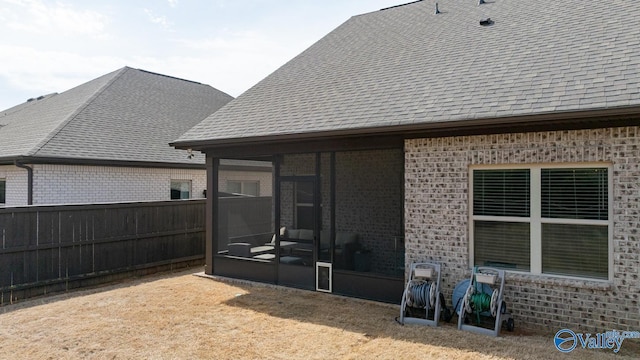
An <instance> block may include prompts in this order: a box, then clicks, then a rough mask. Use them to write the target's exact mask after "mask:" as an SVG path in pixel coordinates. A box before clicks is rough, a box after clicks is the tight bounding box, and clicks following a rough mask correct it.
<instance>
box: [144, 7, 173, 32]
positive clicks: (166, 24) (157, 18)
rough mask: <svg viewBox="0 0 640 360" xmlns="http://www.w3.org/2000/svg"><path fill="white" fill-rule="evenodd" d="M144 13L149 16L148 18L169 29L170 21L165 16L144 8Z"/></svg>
mask: <svg viewBox="0 0 640 360" xmlns="http://www.w3.org/2000/svg"><path fill="white" fill-rule="evenodd" d="M144 12H145V14H147V16H148V17H149V20H150V21H151V22H152V23H154V24H158V25H160V26H162V27H163V28H165V29H169V28H170V27H171V23H170V22H169V20H167V17H166V16H161V15H156V14H154V12H153V11H152V10H149V9H144Z"/></svg>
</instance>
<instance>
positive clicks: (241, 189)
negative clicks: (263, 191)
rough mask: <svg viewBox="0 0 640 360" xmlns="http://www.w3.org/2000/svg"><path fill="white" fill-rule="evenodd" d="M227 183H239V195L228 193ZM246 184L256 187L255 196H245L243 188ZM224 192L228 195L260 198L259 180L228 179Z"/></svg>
mask: <svg viewBox="0 0 640 360" xmlns="http://www.w3.org/2000/svg"><path fill="white" fill-rule="evenodd" d="M229 183H239V184H240V192H239V193H234V192H231V191H229ZM247 184H252V185H255V186H256V190H257V192H258V193H257V194H256V195H251V194H246V193H245V186H246V185H247ZM226 190H227V192H229V193H233V194H242V195H248V196H256V197H258V196H260V180H234V179H228V180H227V183H226Z"/></svg>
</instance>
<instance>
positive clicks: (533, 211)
mask: <svg viewBox="0 0 640 360" xmlns="http://www.w3.org/2000/svg"><path fill="white" fill-rule="evenodd" d="M529 169H530V170H529V171H530V172H529V181H530V188H529V191H531V193H530V196H531V199H529V206H530V207H529V215H530V216H531V222H530V223H529V225H530V226H531V227H530V228H529V256H530V258H529V271H530V272H531V273H532V274H542V225H541V218H540V214H541V211H542V191H541V188H540V187H541V185H540V174H541V170H540V169H541V168H539V167H534V168H529Z"/></svg>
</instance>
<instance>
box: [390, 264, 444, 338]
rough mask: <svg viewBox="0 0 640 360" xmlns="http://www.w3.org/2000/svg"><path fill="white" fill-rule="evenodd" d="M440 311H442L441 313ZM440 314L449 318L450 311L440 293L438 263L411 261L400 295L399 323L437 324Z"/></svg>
mask: <svg viewBox="0 0 640 360" xmlns="http://www.w3.org/2000/svg"><path fill="white" fill-rule="evenodd" d="M441 311H442V313H441ZM440 316H442V317H443V319H444V320H445V321H449V320H450V319H451V316H452V314H451V311H450V310H449V308H447V307H446V306H445V304H444V296H442V294H441V293H440V264H435V263H428V262H424V263H413V264H411V272H410V274H409V281H407V287H406V288H405V290H404V294H403V295H402V304H401V307H400V318H399V319H396V320H398V322H399V323H400V324H403V325H404V324H417V325H428V326H438V320H439V319H440Z"/></svg>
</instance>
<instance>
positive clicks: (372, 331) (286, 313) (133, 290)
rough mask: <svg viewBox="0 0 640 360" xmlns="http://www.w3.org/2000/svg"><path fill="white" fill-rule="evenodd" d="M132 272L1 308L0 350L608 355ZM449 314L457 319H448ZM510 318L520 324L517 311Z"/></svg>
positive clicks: (334, 299)
mask: <svg viewBox="0 0 640 360" xmlns="http://www.w3.org/2000/svg"><path fill="white" fill-rule="evenodd" d="M196 271H197V270H194V269H192V270H190V271H183V272H179V273H172V274H162V275H156V276H150V277H144V278H139V279H136V280H131V281H127V282H122V283H118V284H114V285H109V286H104V287H100V288H95V289H89V290H81V291H74V292H71V293H66V294H61V295H55V296H49V297H43V298H39V299H33V300H26V301H23V302H19V303H17V304H13V305H7V306H4V307H1V308H0V359H79V358H94V359H554V358H557V359H567V358H576V359H578V358H579V359H603V358H604V359H606V358H612V359H613V358H616V359H619V358H622V357H630V358H638V357H640V351H639V346H638V340H637V339H635V340H626V341H625V343H624V344H623V346H622V351H621V353H620V354H618V355H615V354H613V352H612V351H610V350H606V351H604V350H602V351H595V350H583V349H576V350H575V351H573V352H572V353H571V354H569V355H566V354H561V353H560V352H558V351H557V350H556V349H555V348H554V346H553V343H552V342H553V340H552V339H553V332H554V331H555V330H556V329H549V333H548V334H537V335H536V334H529V333H524V332H522V331H516V332H515V333H513V334H510V333H505V334H504V336H501V337H499V338H491V337H487V336H481V335H475V334H471V333H468V332H462V331H459V330H457V329H456V327H455V326H454V325H453V322H452V324H444V325H443V326H440V327H438V328H429V327H423V326H416V325H407V326H402V325H399V324H398V323H396V322H395V320H394V318H395V317H396V316H397V315H398V313H399V307H398V306H390V305H385V304H378V303H373V302H367V301H360V300H355V299H347V298H343V297H339V296H333V295H328V294H322V293H315V292H310V291H298V290H292V289H282V288H277V287H272V286H263V285H255V284H254V285H252V284H248V283H241V282H227V281H220V280H213V279H209V278H203V277H198V276H194V275H193V273H194V272H196ZM454 320H455V318H454ZM516 327H518V323H517V319H516Z"/></svg>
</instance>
